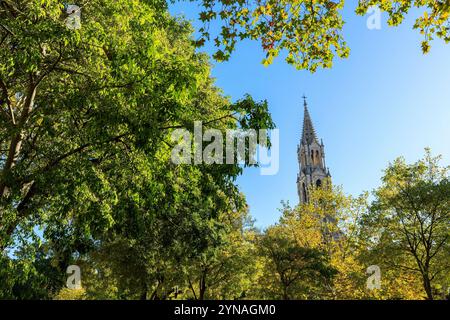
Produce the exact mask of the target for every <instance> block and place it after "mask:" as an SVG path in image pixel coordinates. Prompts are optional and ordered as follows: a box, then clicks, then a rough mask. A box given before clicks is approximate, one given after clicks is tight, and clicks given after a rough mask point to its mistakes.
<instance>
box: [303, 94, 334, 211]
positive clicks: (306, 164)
mask: <svg viewBox="0 0 450 320" xmlns="http://www.w3.org/2000/svg"><path fill="white" fill-rule="evenodd" d="M303 105H304V108H305V111H304V118H303V132H302V139H301V141H300V144H299V146H298V149H297V156H298V164H299V169H300V172H299V174H298V176H297V188H298V196H299V199H300V203H308V202H309V188H310V187H311V186H315V187H320V186H322V183H323V182H324V181H326V180H327V179H328V178H330V172H329V170H328V169H327V167H326V165H325V146H324V144H323V142H322V141H320V143H319V140H318V139H317V136H316V132H315V131H314V127H313V124H312V120H311V116H310V115H309V111H308V104H307V103H306V97H305V96H303Z"/></svg>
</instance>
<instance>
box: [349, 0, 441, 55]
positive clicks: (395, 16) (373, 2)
mask: <svg viewBox="0 0 450 320" xmlns="http://www.w3.org/2000/svg"><path fill="white" fill-rule="evenodd" d="M371 6H378V7H379V8H380V9H381V10H382V11H384V12H387V13H388V14H389V19H388V23H389V25H391V26H398V25H400V24H401V23H402V22H403V20H404V19H405V16H406V15H407V14H408V13H409V11H410V10H411V9H413V8H419V9H420V10H422V9H425V11H424V13H423V15H422V16H421V17H419V18H417V19H416V22H415V24H414V29H418V30H419V31H420V34H422V35H423V36H424V40H423V42H422V44H421V45H422V51H423V53H428V52H429V50H430V42H431V41H432V40H433V39H434V37H438V38H440V39H442V40H444V41H445V43H448V42H449V41H450V32H449V30H450V3H449V2H448V1H435V0H414V1H412V0H359V3H358V8H357V9H356V12H357V13H358V14H360V15H364V14H365V13H366V12H367V9H368V8H369V7H371Z"/></svg>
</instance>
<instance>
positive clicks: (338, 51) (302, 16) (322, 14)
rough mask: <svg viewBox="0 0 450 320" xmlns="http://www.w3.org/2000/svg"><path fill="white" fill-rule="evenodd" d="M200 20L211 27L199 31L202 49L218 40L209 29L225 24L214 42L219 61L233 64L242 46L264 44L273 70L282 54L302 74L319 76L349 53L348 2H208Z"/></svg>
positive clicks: (267, 60)
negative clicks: (345, 15)
mask: <svg viewBox="0 0 450 320" xmlns="http://www.w3.org/2000/svg"><path fill="white" fill-rule="evenodd" d="M201 5H202V9H203V11H202V12H201V13H200V15H199V18H200V20H201V21H202V22H204V23H205V26H204V27H203V28H201V29H200V30H199V31H200V33H201V38H200V39H199V40H198V41H197V44H198V45H202V44H203V43H204V41H205V39H210V38H211V37H212V35H211V34H210V31H209V24H210V23H211V22H213V21H214V20H221V21H222V27H221V29H220V32H219V33H218V34H217V35H215V37H214V39H213V40H214V44H215V45H216V47H217V48H218V49H217V51H216V52H215V54H214V58H215V59H217V60H219V61H223V60H228V59H229V57H230V55H231V53H232V52H233V51H234V49H235V45H236V43H237V42H238V41H241V40H243V39H252V40H258V41H259V42H260V44H261V47H262V49H263V51H264V52H265V58H264V60H263V61H262V62H263V64H264V65H269V64H271V63H272V62H273V59H274V58H275V57H277V56H278V55H279V54H280V53H281V52H282V51H286V54H287V56H286V61H287V62H288V63H289V64H292V65H294V66H295V67H296V68H297V69H306V70H309V71H312V72H314V71H315V70H317V68H319V67H323V68H330V67H331V66H332V63H333V58H334V57H335V56H338V57H341V58H345V57H347V56H348V54H349V49H348V48H347V46H346V43H345V41H344V40H343V37H342V27H343V24H344V22H343V20H342V17H341V15H340V12H339V11H340V10H341V9H342V8H343V6H344V1H343V0H339V1H338V0H336V1H330V0H314V1H310V0H289V1H287V0H283V1H279V0H256V1H254V2H249V1H243V0H203V1H201Z"/></svg>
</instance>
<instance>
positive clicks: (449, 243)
mask: <svg viewBox="0 0 450 320" xmlns="http://www.w3.org/2000/svg"><path fill="white" fill-rule="evenodd" d="M448 170H449V168H448V167H440V166H439V157H433V156H432V155H431V153H430V151H429V150H427V152H426V155H425V157H424V159H422V160H420V161H418V162H416V163H413V164H406V162H405V160H404V159H402V158H399V159H397V160H395V161H394V162H393V163H392V164H391V165H390V166H389V167H388V168H387V169H386V171H385V175H384V177H383V185H382V186H381V187H380V188H379V189H378V190H376V193H375V196H376V200H375V201H374V203H373V205H372V208H371V210H370V212H368V213H367V215H365V216H364V217H363V219H362V222H361V223H362V224H363V225H364V228H365V229H366V230H367V231H368V233H367V235H368V236H369V238H370V239H369V244H370V247H371V250H372V251H373V253H374V254H376V255H377V256H378V257H379V258H378V260H379V261H380V263H382V264H383V265H384V266H385V268H386V269H387V268H390V269H392V268H394V269H397V270H398V271H399V272H400V273H405V274H408V273H412V274H415V275H416V276H417V275H419V276H420V279H421V281H422V284H423V291H424V293H425V296H426V298H427V299H430V300H431V299H433V298H434V297H435V295H434V290H435V289H436V287H437V286H439V287H443V286H445V284H446V283H448V279H449V277H450V272H449V270H450V240H449V239H450V235H449V225H450V181H449V175H448V172H449V171H448Z"/></svg>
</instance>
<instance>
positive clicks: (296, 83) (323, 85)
mask: <svg viewBox="0 0 450 320" xmlns="http://www.w3.org/2000/svg"><path fill="white" fill-rule="evenodd" d="M355 6H356V1H352V2H351V3H350V1H348V4H347V8H346V10H345V11H344V13H343V15H344V19H345V21H346V25H345V28H344V34H345V37H346V40H347V42H348V45H349V46H350V48H351V55H350V58H348V59H345V60H336V62H335V64H334V66H333V68H332V69H327V70H319V71H318V72H316V73H315V74H310V73H309V72H307V71H298V70H296V69H295V68H293V67H292V66H289V65H287V64H286V63H285V62H284V60H283V59H282V58H278V59H277V60H275V62H274V64H272V65H270V66H269V67H264V66H263V65H262V64H261V63H260V62H261V60H262V59H263V57H264V55H263V53H262V51H261V49H260V45H259V43H258V42H256V41H245V42H243V43H240V44H239V45H238V46H237V50H236V52H235V53H234V54H233V56H232V58H231V59H230V61H228V62H225V63H216V62H213V63H214V68H213V76H214V77H215V78H216V79H217V85H218V86H219V87H221V88H222V89H223V90H224V92H225V93H226V94H227V95H229V96H230V97H231V98H232V99H233V100H237V99H239V98H241V97H242V96H243V95H244V94H245V93H249V94H251V95H252V96H253V97H254V98H255V99H258V100H262V99H267V101H268V102H269V106H270V112H271V113H272V117H273V119H274V121H275V123H276V125H277V127H278V128H279V130H280V170H279V173H278V174H277V175H275V176H261V175H260V174H259V170H256V169H246V170H245V172H244V174H243V176H242V177H240V178H239V180H238V184H239V186H240V189H241V190H242V191H243V192H244V193H245V195H246V197H247V201H248V203H249V205H250V213H251V215H252V216H253V217H254V218H255V219H256V225H257V226H259V227H266V226H268V225H270V224H272V223H275V222H276V221H277V220H278V217H279V212H278V208H280V201H281V200H285V201H289V202H290V203H291V204H292V205H295V204H297V203H298V199H297V191H296V175H297V172H298V164H297V156H296V150H297V144H298V141H299V138H300V130H301V123H302V118H303V108H302V103H301V96H302V95H303V93H304V94H306V95H307V97H308V103H309V109H310V113H311V116H312V119H313V122H314V126H315V129H316V132H317V134H318V136H319V138H323V141H324V144H325V152H326V161H327V165H328V166H329V167H330V171H331V174H332V177H333V183H334V184H338V185H342V186H343V187H344V190H345V191H346V192H347V193H349V194H353V195H358V194H360V193H361V192H363V191H370V190H372V189H374V188H376V187H377V186H378V185H379V184H380V178H381V176H382V170H383V169H384V168H385V167H386V166H387V165H388V163H389V162H390V161H392V160H394V159H395V158H396V157H398V156H404V157H405V158H406V159H407V161H408V162H413V161H416V160H418V159H420V158H421V157H422V156H423V153H424V148H425V147H431V148H432V151H433V153H435V154H442V155H443V162H442V163H443V164H448V163H449V162H450V142H449V140H450V44H449V45H445V44H444V43H443V42H442V41H440V40H436V41H434V42H433V43H432V49H431V52H430V53H429V54H428V55H426V56H424V55H423V54H422V52H421V49H420V43H421V41H422V37H421V36H420V34H419V32H418V31H417V30H412V25H413V23H414V17H415V16H417V15H411V16H409V17H408V19H407V20H406V21H405V23H404V24H403V25H402V26H401V27H398V28H391V27H388V26H387V24H386V23H385V21H386V15H385V14H384V15H383V24H382V29H381V30H369V29H367V27H366V20H367V18H365V17H360V16H356V14H355V13H354V8H355ZM196 11H197V10H196V5H195V3H190V2H186V3H181V4H180V3H178V4H176V5H174V6H172V7H171V12H172V13H173V14H183V15H184V16H185V17H186V18H187V19H189V20H192V22H193V24H194V26H196V27H197V28H198V27H199V26H200V25H201V24H200V23H199V22H197V21H195V20H196V17H197V16H196ZM204 50H206V51H207V52H209V53H211V52H213V51H212V46H206V47H205V48H204Z"/></svg>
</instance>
